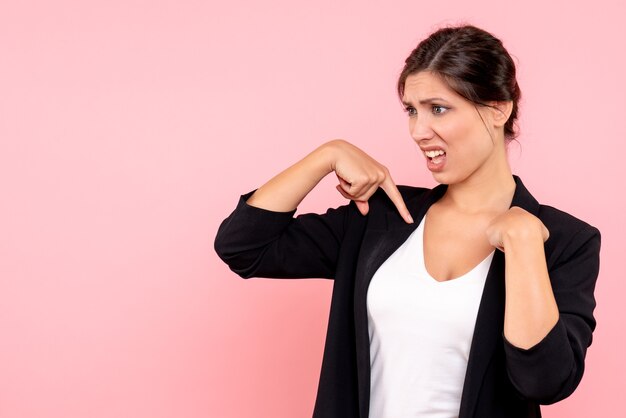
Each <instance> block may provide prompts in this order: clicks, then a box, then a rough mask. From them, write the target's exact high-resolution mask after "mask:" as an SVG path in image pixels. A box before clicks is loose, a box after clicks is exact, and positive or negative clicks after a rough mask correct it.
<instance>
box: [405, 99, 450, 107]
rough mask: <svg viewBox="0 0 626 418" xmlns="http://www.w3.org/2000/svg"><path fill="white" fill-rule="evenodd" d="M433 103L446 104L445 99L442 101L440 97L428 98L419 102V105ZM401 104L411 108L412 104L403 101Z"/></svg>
mask: <svg viewBox="0 0 626 418" xmlns="http://www.w3.org/2000/svg"><path fill="white" fill-rule="evenodd" d="M433 102H446V103H447V102H448V101H447V100H446V99H443V98H441V97H429V98H428V99H422V100H420V101H419V103H420V104H425V103H433ZM402 104H403V105H405V106H411V105H412V103H411V102H406V101H404V100H402Z"/></svg>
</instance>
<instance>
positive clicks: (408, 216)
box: [407, 215, 415, 224]
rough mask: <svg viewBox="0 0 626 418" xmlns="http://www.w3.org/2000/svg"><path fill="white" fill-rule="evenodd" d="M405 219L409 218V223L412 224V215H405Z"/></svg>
mask: <svg viewBox="0 0 626 418" xmlns="http://www.w3.org/2000/svg"><path fill="white" fill-rule="evenodd" d="M407 219H408V220H409V223H410V224H412V223H413V222H415V221H413V217H412V216H411V215H407Z"/></svg>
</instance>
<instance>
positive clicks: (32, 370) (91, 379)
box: [0, 0, 626, 418]
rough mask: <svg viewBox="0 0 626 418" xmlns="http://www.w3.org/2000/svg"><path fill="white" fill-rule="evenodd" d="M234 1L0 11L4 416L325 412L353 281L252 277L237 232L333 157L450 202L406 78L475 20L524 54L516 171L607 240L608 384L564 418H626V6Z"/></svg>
mask: <svg viewBox="0 0 626 418" xmlns="http://www.w3.org/2000/svg"><path fill="white" fill-rule="evenodd" d="M215 3H216V2H202V1H181V0H177V1H174V0H169V1H163V0H159V1H147V0H144V1H138V0H124V1H120V0H113V1H111V0H110V1H87V2H85V1H78V0H75V1H69V0H59V1H55V2H49V1H29V0H26V1H24V0H21V1H8V0H5V1H3V2H2V3H1V5H0V193H1V199H2V200H1V201H0V331H1V335H2V337H1V342H0V417H2V418H18V417H20V418H31V417H32V418H34V417H38V418H40V417H51V418H52V417H63V418H74V417H76V418H78V417H94V418H96V417H116V418H122V417H133V418H136V417H150V418H160V417H190V418H195V417H216V418H222V417H223V418H235V417H236V418H239V417H259V418H260V417H272V418H279V417H285V418H294V417H307V416H310V414H311V411H312V408H313V403H314V399H315V392H316V389H317V379H318V376H319V368H320V364H321V355H322V350H323V343H324V336H325V332H326V325H327V318H328V308H329V304H330V294H331V290H332V282H330V281H326V280H322V279H312V280H299V281H298V280H271V279H266V280H262V279H252V280H249V281H244V280H242V279H240V278H238V277H237V276H236V275H234V273H232V272H231V271H230V270H229V269H228V267H227V266H226V265H225V264H224V263H222V262H221V260H219V258H218V257H217V255H216V254H215V253H214V251H213V240H214V237H215V233H216V230H217V227H218V225H219V223H220V222H221V221H222V220H223V219H224V218H225V217H226V216H227V215H228V214H229V213H230V212H231V211H232V210H233V209H234V207H235V205H236V203H237V200H238V198H239V195H240V194H242V193H244V192H247V191H249V190H252V189H253V188H255V187H258V186H260V185H261V184H263V183H264V182H265V181H267V180H268V179H269V178H271V177H272V176H273V175H275V174H276V173H278V172H279V171H281V170H282V169H284V168H286V167H287V166H289V165H291V164H293V163H294V162H295V161H297V160H298V159H300V158H302V157H303V156H304V155H306V154H307V153H308V152H310V151H312V150H313V149H314V148H315V147H317V146H318V145H320V144H321V143H322V142H325V141H327V140H330V139H333V138H344V139H346V140H348V141H350V142H352V143H354V144H355V145H357V146H359V147H361V148H362V149H364V150H365V151H366V152H368V153H369V154H370V155H372V156H373V157H374V158H376V159H377V160H378V161H380V162H381V163H383V164H385V165H387V166H388V167H389V168H390V170H391V172H392V175H393V176H394V179H395V180H396V183H398V184H412V185H426V186H429V187H430V186H433V185H434V183H433V180H432V178H431V176H430V174H429V173H428V171H427V170H426V168H425V167H424V164H423V158H422V156H421V155H420V154H419V153H418V152H417V149H416V147H415V145H414V143H413V142H412V141H411V139H410V136H409V134H408V125H407V121H406V116H405V115H404V113H403V112H402V111H401V106H400V104H399V102H398V100H397V98H396V96H395V90H394V89H395V81H396V77H397V75H398V73H399V71H400V70H401V68H402V65H403V62H404V58H405V57H406V56H407V55H408V53H409V52H410V51H411V49H412V48H413V47H414V46H415V45H416V44H417V42H418V41H419V40H420V39H422V38H423V37H424V36H426V35H427V34H428V33H430V32H431V31H432V30H434V29H436V28H437V27H439V26H440V25H442V24H446V23H457V22H460V21H467V22H469V23H473V24H476V25H478V26H481V27H483V28H485V29H487V30H489V31H492V32H493V33H495V34H496V35H497V36H499V37H500V38H501V39H502V40H503V41H504V43H505V46H506V47H507V48H508V49H509V50H510V51H511V53H512V54H513V55H514V56H515V57H516V61H517V63H518V66H519V81H520V85H521V88H522V92H523V102H522V105H521V120H520V125H521V129H522V134H521V136H520V139H519V141H520V143H521V147H520V146H518V145H516V144H513V146H512V147H511V150H510V156H511V164H512V167H513V170H514V172H515V173H516V174H519V175H520V176H521V177H522V179H523V180H524V182H525V184H526V185H527V186H528V188H529V189H530V190H531V192H532V193H534V195H535V196H536V197H537V198H538V199H539V200H540V201H541V202H542V203H546V204H550V205H553V206H556V207H559V208H561V209H563V210H565V211H568V212H570V213H572V214H574V215H575V216H578V217H580V218H582V219H584V220H586V221H588V222H589V223H591V224H593V225H595V226H597V227H598V228H599V229H600V230H601V231H602V234H603V243H602V245H603V247H602V260H601V261H602V263H601V271H600V277H599V280H598V285H597V293H596V297H597V301H598V308H597V310H596V316H597V320H598V328H597V330H596V332H595V334H594V343H593V345H592V346H591V347H590V349H589V352H588V357H587V371H586V374H585V377H584V379H583V381H582V383H581V385H580V386H579V388H578V390H577V392H575V393H574V395H572V396H571V397H570V398H568V399H567V400H565V401H563V402H561V403H560V404H557V405H555V406H550V407H544V412H545V416H546V417H549V418H550V417H551V418H557V417H561V418H564V417H591V416H594V417H618V416H623V415H621V414H622V413H623V412H622V408H621V406H620V405H621V403H623V399H622V398H623V391H624V388H625V387H626V378H625V376H626V362H625V360H624V355H623V354H622V351H623V347H624V346H625V345H626V341H625V339H624V333H623V331H622V330H623V329H624V325H625V323H624V322H625V321H624V309H623V308H622V306H623V304H624V302H623V300H622V298H623V295H624V294H625V293H626V285H625V281H624V279H623V278H624V274H623V270H624V268H623V265H621V264H620V261H619V260H620V259H622V260H623V258H624V255H623V253H624V239H623V236H624V233H625V232H626V228H625V221H624V215H623V214H624V212H625V211H626V204H625V203H626V202H625V198H624V194H623V193H624V192H623V190H624V186H623V184H621V183H622V182H623V180H624V176H625V175H626V169H625V165H626V164H624V153H625V152H626V146H625V145H624V144H625V140H626V127H625V123H624V120H625V119H624V111H625V110H626V109H625V106H624V97H626V88H625V85H626V84H625V82H624V74H626V60H625V59H624V44H623V40H624V39H626V30H625V27H626V25H625V24H624V17H625V16H626V14H625V13H624V9H623V7H622V6H621V4H622V2H620V1H615V2H610V1H606V0H596V1H593V2H585V3H584V4H578V5H575V4H574V3H572V2H571V1H560V2H547V1H541V2H536V4H533V5H528V4H521V3H519V2H518V3H516V4H515V5H512V4H511V3H510V2H507V1H503V0H497V1H471V2H469V1H465V0H462V1H446V2H418V1H415V0H411V1H397V2H394V3H393V4H392V5H385V6H383V5H382V2H380V4H377V2H362V1H359V2H357V1H343V2H340V1H318V2H307V3H305V2H293V1H263V2H261V1H258V2H257V1H247V2H222V3H223V4H220V5H217V4H215ZM296 3H297V4H296ZM526 3H528V2H526ZM335 184H336V178H335V177H334V175H330V176H328V177H326V178H325V179H324V180H323V181H322V182H321V183H320V185H319V186H318V187H317V188H316V189H315V190H314V191H313V192H312V193H311V194H310V195H309V196H308V197H307V198H306V199H305V200H304V201H303V202H302V204H301V205H300V207H299V208H298V212H300V213H301V212H308V211H316V212H320V211H324V210H325V209H326V208H327V207H329V206H337V205H340V204H343V203H345V200H344V199H343V198H342V197H341V196H340V195H339V194H338V193H337V191H336V190H335V189H334V185H335ZM620 190H621V192H620Z"/></svg>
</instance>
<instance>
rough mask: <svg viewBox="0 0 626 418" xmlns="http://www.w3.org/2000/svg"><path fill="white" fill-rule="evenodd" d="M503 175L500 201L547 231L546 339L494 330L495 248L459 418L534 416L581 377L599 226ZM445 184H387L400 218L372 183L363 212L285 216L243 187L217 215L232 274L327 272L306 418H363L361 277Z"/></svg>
mask: <svg viewBox="0 0 626 418" xmlns="http://www.w3.org/2000/svg"><path fill="white" fill-rule="evenodd" d="M513 178H514V179H515V182H516V189H515V194H514V196H513V201H512V203H511V206H519V207H521V208H523V209H525V210H527V211H528V212H530V213H531V214H533V215H535V216H537V217H538V218H539V219H540V220H541V221H542V222H543V223H544V224H545V226H546V227H547V228H548V230H549V231H550V238H549V239H548V240H547V241H546V243H545V245H544V247H545V254H546V260H547V266H548V270H549V274H550V280H551V282H552V288H553V291H554V295H555V298H556V301H557V304H558V307H559V312H560V316H559V320H558V322H557V324H556V325H555V326H554V328H553V329H552V330H551V331H550V332H549V333H548V334H547V335H546V336H545V338H544V339H543V340H542V341H540V342H539V343H538V344H536V345H535V346H533V347H531V348H530V349H528V350H525V349H521V348H518V347H515V346H513V345H511V344H510V343H509V342H508V341H507V340H506V339H505V338H504V335H503V324H504V302H505V283H504V254H503V253H502V252H500V251H496V253H495V254H494V257H493V260H492V263H491V266H490V269H489V273H488V275H487V278H486V282H485V287H484V291H483V295H482V299H481V302H480V307H479V311H478V317H477V319H476V326H475V330H474V335H473V340H472V345H471V349H470V356H469V362H468V366H467V372H466V375H465V382H464V386H463V393H462V397H461V406H460V412H459V418H470V417H476V418H496V417H498V418H500V417H502V418H517V417H520V418H521V417H540V416H541V412H540V409H539V404H551V403H554V402H557V401H559V400H561V399H563V398H565V397H567V396H569V395H570V394H571V393H572V392H573V391H574V389H575V388H576V386H577V385H578V383H579V382H580V380H581V378H582V375H583V370H584V361H585V353H586V350H587V347H588V346H589V345H590V344H591V341H592V331H593V330H594V329H595V325H596V322H595V319H594V317H593V310H594V308H595V305H596V303H595V299H594V288H595V283H596V279H597V276H598V270H599V252H600V232H599V231H598V229H596V228H595V227H593V226H591V225H589V224H587V223H585V222H583V221H582V220H579V219H577V218H575V217H573V216H572V215H569V214H567V213H565V212H562V211H560V210H558V209H555V208H553V207H550V206H546V205H541V204H539V203H538V202H537V200H536V199H535V198H534V197H533V196H532V195H531V194H530V193H529V192H528V190H527V189H526V188H525V187H524V185H523V184H522V181H521V180H520V178H519V177H518V176H513ZM446 188H447V186H446V185H438V186H437V187H435V188H433V189H426V188H419V187H412V186H406V185H399V186H398V189H399V190H400V192H401V194H402V196H403V198H404V201H405V203H406V204H407V207H408V209H409V211H410V213H411V216H412V217H413V219H414V220H415V223H413V224H407V223H406V222H405V221H404V220H403V219H402V217H401V216H400V214H399V212H398V210H397V209H396V207H395V206H394V205H393V203H392V202H391V200H390V199H389V198H388V196H387V195H386V193H385V192H384V191H383V190H382V189H378V190H377V191H376V193H374V194H373V195H372V196H371V198H370V199H369V206H370V209H369V213H368V214H367V215H365V216H364V215H362V214H361V213H360V212H359V211H358V209H357V207H356V205H355V203H354V201H350V202H349V203H348V204H346V205H343V206H339V207H337V208H330V209H328V210H327V211H326V213H324V214H316V213H306V214H299V215H298V216H296V217H294V216H293V215H294V213H295V211H296V210H295V209H294V210H293V211H290V212H276V211H270V210H267V209H262V208H257V207H254V206H251V205H248V204H247V203H246V200H247V199H248V197H250V195H252V193H254V191H256V189H254V190H252V191H250V192H248V193H246V194H243V195H241V196H240V198H239V202H238V204H237V206H236V208H235V210H234V211H233V212H232V213H231V214H230V215H229V216H228V217H227V218H226V219H225V220H224V221H223V222H222V223H221V225H220V227H219V229H218V231H217V236H216V238H215V244H214V246H215V250H216V252H217V254H218V255H219V256H220V258H221V259H222V260H223V261H224V262H225V263H227V264H228V266H229V267H230V269H231V270H232V271H234V272H235V273H237V274H238V275H239V276H241V277H243V278H250V277H273V278H307V277H309V278H329V279H333V280H334V285H333V294H332V301H331V308H330V317H329V322H328V331H327V336H326V344H325V348H324V357H323V361H322V368H321V373H320V381H319V387H318V393H317V398H316V402H315V408H314V412H313V417H314V418H322V417H323V418H331V417H332V418H335V417H336V418H367V417H368V408H369V390H370V357H369V354H370V351H369V349H370V348H369V334H368V326H367V310H366V295H367V288H368V285H369V282H370V280H371V278H372V276H373V274H374V273H375V271H376V270H377V269H378V267H379V266H380V265H381V264H382V263H383V262H384V261H385V260H386V259H387V258H388V257H389V256H390V255H391V254H392V253H393V252H394V251H395V250H396V249H397V248H398V247H399V246H400V245H401V244H402V243H403V242H404V241H405V240H406V239H407V238H408V236H409V235H410V234H411V232H413V231H414V230H415V228H417V225H418V224H419V223H420V222H421V220H422V218H423V216H424V214H425V213H426V211H427V210H428V208H429V207H430V205H431V204H433V203H434V202H435V201H437V199H439V198H440V197H441V196H442V195H443V194H444V192H445V190H446ZM277 401H278V400H277Z"/></svg>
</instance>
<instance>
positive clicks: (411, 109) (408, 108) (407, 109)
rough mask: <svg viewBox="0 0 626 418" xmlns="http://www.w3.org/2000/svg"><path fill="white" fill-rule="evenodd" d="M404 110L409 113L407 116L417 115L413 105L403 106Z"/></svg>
mask: <svg viewBox="0 0 626 418" xmlns="http://www.w3.org/2000/svg"><path fill="white" fill-rule="evenodd" d="M404 111H405V112H406V113H407V114H408V115H409V116H415V115H417V110H416V109H415V108H414V107H413V106H407V107H405V108H404Z"/></svg>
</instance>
